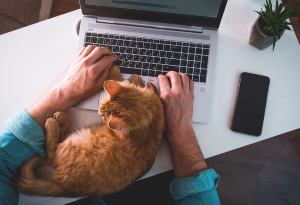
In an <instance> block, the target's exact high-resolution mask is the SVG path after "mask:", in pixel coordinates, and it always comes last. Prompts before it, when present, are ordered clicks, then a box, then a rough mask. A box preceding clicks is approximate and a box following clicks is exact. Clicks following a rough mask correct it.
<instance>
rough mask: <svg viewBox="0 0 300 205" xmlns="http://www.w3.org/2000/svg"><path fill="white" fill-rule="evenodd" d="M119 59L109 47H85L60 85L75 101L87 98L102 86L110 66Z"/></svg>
mask: <svg viewBox="0 0 300 205" xmlns="http://www.w3.org/2000/svg"><path fill="white" fill-rule="evenodd" d="M99 59H101V60H99ZM117 59H118V56H114V55H112V53H111V52H110V50H109V49H108V48H104V47H98V46H92V45H89V46H88V47H84V48H82V49H81V51H80V52H79V53H78V55H77V56H76V58H75V59H74V60H73V63H72V65H71V67H70V68H69V70H68V72H67V74H66V76H65V78H64V80H63V82H62V83H60V85H59V87H60V88H61V89H63V90H64V92H65V95H66V96H68V97H69V98H70V100H72V101H73V102H75V103H76V102H78V101H80V100H82V99H84V98H87V97H89V96H91V95H93V94H95V93H96V92H97V91H99V90H100V89H101V88H102V86H103V83H104V81H105V80H106V78H107V76H108V74H109V68H110V67H111V66H112V63H113V62H114V61H116V60H117Z"/></svg>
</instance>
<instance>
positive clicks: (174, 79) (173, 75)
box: [166, 71, 182, 90]
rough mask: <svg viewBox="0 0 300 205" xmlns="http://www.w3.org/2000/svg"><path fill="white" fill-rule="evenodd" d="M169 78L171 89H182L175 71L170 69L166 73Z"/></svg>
mask: <svg viewBox="0 0 300 205" xmlns="http://www.w3.org/2000/svg"><path fill="white" fill-rule="evenodd" d="M166 76H167V77H169V78H170V80H171V87H172V89H180V90H181V89H182V85H181V79H180V75H179V74H178V73H177V72H175V71H170V72H168V73H167V75H166Z"/></svg>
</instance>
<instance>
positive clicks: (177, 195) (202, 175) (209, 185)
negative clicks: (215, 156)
mask: <svg viewBox="0 0 300 205" xmlns="http://www.w3.org/2000/svg"><path fill="white" fill-rule="evenodd" d="M219 179H220V176H219V175H218V174H217V173H216V172H215V170H214V169H207V170H204V171H201V172H198V173H196V174H195V175H194V176H192V177H186V178H175V179H173V180H172V181H171V183H170V192H171V194H172V195H173V198H174V199H175V201H176V204H178V205H181V204H184V205H192V204H201V205H220V200H219V196H218V193H217V190H216V188H217V187H218V182H219Z"/></svg>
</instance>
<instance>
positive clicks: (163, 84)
mask: <svg viewBox="0 0 300 205" xmlns="http://www.w3.org/2000/svg"><path fill="white" fill-rule="evenodd" d="M158 84H159V89H160V95H162V94H164V93H166V92H169V91H170V89H171V87H170V83H169V78H167V77H166V76H164V75H159V76H158Z"/></svg>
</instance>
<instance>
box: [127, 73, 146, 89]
mask: <svg viewBox="0 0 300 205" xmlns="http://www.w3.org/2000/svg"><path fill="white" fill-rule="evenodd" d="M129 82H130V83H133V84H134V85H136V86H140V87H141V88H142V87H144V83H143V80H142V78H141V77H140V76H138V75H136V74H133V75H132V76H131V78H130V79H129Z"/></svg>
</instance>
